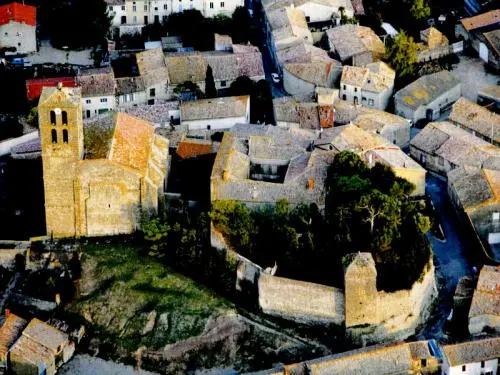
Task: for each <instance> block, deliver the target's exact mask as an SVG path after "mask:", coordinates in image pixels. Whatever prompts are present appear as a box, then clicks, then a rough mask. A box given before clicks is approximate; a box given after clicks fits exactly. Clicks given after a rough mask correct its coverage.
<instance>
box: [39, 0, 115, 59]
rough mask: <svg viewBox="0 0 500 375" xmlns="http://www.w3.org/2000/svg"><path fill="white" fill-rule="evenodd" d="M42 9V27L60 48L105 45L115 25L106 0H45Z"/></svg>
mask: <svg viewBox="0 0 500 375" xmlns="http://www.w3.org/2000/svg"><path fill="white" fill-rule="evenodd" d="M40 9H41V15H40V18H41V23H42V26H43V28H44V30H45V31H46V32H47V33H48V34H49V36H50V38H51V40H52V45H54V46H55V47H58V48H60V47H64V46H67V47H69V48H71V49H79V48H85V47H93V46H96V45H99V44H103V43H104V41H105V38H106V35H107V34H108V31H109V28H110V26H111V16H110V15H109V14H108V10H107V5H106V2H105V1H104V0H66V1H50V0H44V1H43V3H42V4H41V5H40Z"/></svg>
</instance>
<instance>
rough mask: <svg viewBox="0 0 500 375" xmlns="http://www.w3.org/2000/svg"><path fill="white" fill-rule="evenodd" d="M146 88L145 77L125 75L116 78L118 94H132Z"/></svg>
mask: <svg viewBox="0 0 500 375" xmlns="http://www.w3.org/2000/svg"><path fill="white" fill-rule="evenodd" d="M144 90H145V85H144V79H143V77H123V78H117V79H116V95H125V94H132V93H135V92H141V91H144Z"/></svg>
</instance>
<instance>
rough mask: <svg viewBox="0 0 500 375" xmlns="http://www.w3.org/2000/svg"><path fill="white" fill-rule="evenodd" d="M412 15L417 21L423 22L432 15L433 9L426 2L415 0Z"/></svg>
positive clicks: (411, 9)
mask: <svg viewBox="0 0 500 375" xmlns="http://www.w3.org/2000/svg"><path fill="white" fill-rule="evenodd" d="M410 13H411V15H412V16H413V17H414V18H415V19H417V20H421V19H424V18H428V17H429V16H430V15H431V8H430V7H429V5H428V4H427V1H426V0H413V4H412V6H411V8H410Z"/></svg>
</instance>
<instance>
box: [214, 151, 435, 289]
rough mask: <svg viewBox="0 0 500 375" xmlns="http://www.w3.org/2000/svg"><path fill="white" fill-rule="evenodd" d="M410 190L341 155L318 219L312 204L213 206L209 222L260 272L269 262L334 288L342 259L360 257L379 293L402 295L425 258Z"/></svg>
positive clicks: (383, 170)
mask: <svg viewBox="0 0 500 375" xmlns="http://www.w3.org/2000/svg"><path fill="white" fill-rule="evenodd" d="M414 188H415V187H414V185H413V184H411V183H410V182H408V181H406V180H404V179H402V178H400V177H397V176H396V175H395V174H394V172H393V171H392V169H391V168H389V167H387V166H385V165H382V164H376V165H375V166H374V167H373V168H371V169H370V168H368V166H367V165H366V164H365V163H364V162H363V161H362V160H361V158H360V157H359V156H358V155H356V154H354V153H352V152H348V151H345V152H340V153H338V154H337V155H336V157H335V159H334V161H333V163H332V165H331V167H330V169H329V172H328V178H327V182H326V191H327V197H326V198H327V199H326V206H325V212H324V214H321V213H320V212H319V210H318V207H317V206H316V205H314V204H313V205H310V206H308V205H298V206H296V207H290V206H289V204H288V203H287V202H286V201H278V202H277V203H276V205H275V206H274V207H265V208H261V209H257V210H253V211H250V210H249V209H248V208H247V207H246V206H244V205H243V204H240V203H237V202H233V201H218V202H215V203H214V204H213V207H212V213H211V218H212V220H213V223H214V225H215V226H216V227H217V228H218V229H219V230H220V231H221V232H222V233H223V234H224V235H225V236H226V238H228V240H229V242H230V243H231V244H232V245H233V246H234V247H235V248H236V249H237V250H238V251H239V252H241V253H242V254H243V255H245V256H247V257H249V258H250V259H252V260H254V261H256V262H257V263H259V264H261V265H262V266H264V267H266V266H270V265H272V264H273V263H274V262H275V261H276V262H277V263H278V272H279V274H281V275H283V276H285V277H294V278H299V279H303V280H309V281H313V282H321V283H324V284H330V285H337V286H340V285H341V284H342V275H343V272H342V258H343V257H344V256H345V255H347V254H349V253H353V252H358V251H366V252H370V253H372V254H373V257H374V259H375V262H376V264H377V270H378V286H379V288H381V289H384V290H396V289H404V288H410V287H411V286H412V284H413V283H414V282H415V281H416V280H418V279H419V277H420V275H421V274H422V271H423V269H424V267H425V265H426V264H427V263H428V261H429V257H430V247H429V244H428V241H427V238H426V237H425V232H427V231H428V230H429V227H430V221H429V218H428V217H427V216H425V215H424V214H423V209H424V207H423V206H422V205H421V204H420V202H419V201H415V200H414V199H412V198H411V197H410V194H411V192H412V191H413V190H414Z"/></svg>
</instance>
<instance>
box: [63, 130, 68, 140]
mask: <svg viewBox="0 0 500 375" xmlns="http://www.w3.org/2000/svg"><path fill="white" fill-rule="evenodd" d="M63 143H68V130H67V129H64V130H63Z"/></svg>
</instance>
